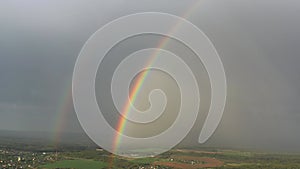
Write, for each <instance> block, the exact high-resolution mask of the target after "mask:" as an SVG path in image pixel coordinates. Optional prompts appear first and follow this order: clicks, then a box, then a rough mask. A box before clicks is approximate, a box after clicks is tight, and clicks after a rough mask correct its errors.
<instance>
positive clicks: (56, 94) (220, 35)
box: [0, 0, 300, 152]
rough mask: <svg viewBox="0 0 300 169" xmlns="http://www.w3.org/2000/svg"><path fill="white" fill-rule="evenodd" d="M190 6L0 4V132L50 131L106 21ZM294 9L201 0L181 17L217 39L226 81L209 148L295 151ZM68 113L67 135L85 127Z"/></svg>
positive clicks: (295, 4) (283, 4) (299, 79)
mask: <svg viewBox="0 0 300 169" xmlns="http://www.w3.org/2000/svg"><path fill="white" fill-rule="evenodd" d="M195 2H196V1H180V0H178V1H176V0H162V1H156V2H153V1H152V0H147V1H139V0H134V1H125V0H124V1H121V0H119V1H109V0H107V1H89V2H87V1H83V0H82V1H58V0H57V1H50V0H49V1H38V0H36V1H33V0H28V1H15V0H7V1H0V115H1V117H0V130H22V131H23V130H25V131H53V129H54V128H56V125H57V117H58V116H59V113H61V107H62V104H63V98H64V97H65V95H66V93H67V91H68V89H70V86H71V80H72V79H71V78H72V71H73V67H74V63H75V61H76V58H77V56H78V53H79V51H80V49H81V47H82V46H83V44H84V43H85V41H86V40H87V39H88V38H89V36H90V35H91V34H92V33H94V32H95V31H96V30H97V29H99V28H100V27H101V26H103V25H104V24H106V23H108V22H109V21H111V20H113V19H116V18H118V17H120V16H123V15H127V14H132V13H136V12H146V11H156V12H166V13H171V14H174V15H179V16H181V15H183V14H184V13H185V12H186V11H187V10H188V9H189V8H190V7H191V6H192V5H193V4H194V3H195ZM299 11H300V1H297V0H294V1H292V0H287V1H283V0H281V1H279V0H278V1H277V0H275V1H274V0H267V1H260V0H249V1H240V0H225V1H216V0H203V1H202V4H201V5H200V6H199V8H198V9H196V10H195V11H194V12H192V13H191V16H190V17H189V18H186V19H188V20H189V21H191V22H192V23H194V24H195V25H197V26H198V27H199V28H201V29H202V30H203V31H204V32H205V33H206V34H207V35H208V37H209V38H210V39H211V41H212V42H213V43H214V45H215V47H216V49H217V50H218V52H219V54H220V56H221V59H222V61H223V64H224V67H225V71H226V75H227V78H228V79H227V80H228V101H227V105H226V109H225V112H224V117H223V119H222V121H221V124H220V126H219V128H218V129H217V131H216V133H215V134H214V136H213V137H212V138H211V139H210V140H209V141H208V143H207V145H208V146H219V147H234V146H236V147H244V148H255V149H264V150H265V149H271V150H275V151H280V150H284V151H297V152H300V148H299V147H300V133H299V129H300V123H299V121H300V105H299V101H300V88H299V86H300V68H299V63H300V21H299ZM66 119H67V121H66V125H65V128H64V131H76V132H77V131H78V132H82V129H81V127H80V125H79V123H78V120H77V118H76V114H75V112H74V110H73V108H69V109H68V113H67V118H66ZM199 121H201V120H199ZM200 127H201V125H196V126H195V128H194V129H193V130H192V132H191V134H190V136H189V138H188V139H187V140H186V144H196V138H197V137H198V134H199V131H200Z"/></svg>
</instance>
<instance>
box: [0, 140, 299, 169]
mask: <svg viewBox="0 0 300 169" xmlns="http://www.w3.org/2000/svg"><path fill="white" fill-rule="evenodd" d="M0 168H1V169H23V168H25V169H107V168H112V169H122V168H132V169H172V168H176V169H187V168H188V169H198V168H220V169H238V168H243V169H244V168H245V169H248V168H249V169H256V168H261V169H285V168H286V169H298V168H300V154H287V153H265V152H254V151H245V150H237V149H219V148H204V147H202V148H201V147H191V148H176V149H172V150H170V151H168V152H166V153H163V154H161V155H158V156H155V157H149V158H138V159H136V158H125V157H120V156H116V155H112V154H111V153H109V152H107V151H105V150H103V149H101V148H99V147H97V146H96V145H93V144H92V143H90V144H88V145H87V144H86V142H84V144H83V142H79V143H76V144H75V143H64V144H59V145H53V144H51V142H47V141H42V140H39V139H38V138H36V139H31V140H29V139H24V138H23V139H21V138H19V139H16V138H15V137H8V136H7V137H3V136H2V138H1V139H0Z"/></svg>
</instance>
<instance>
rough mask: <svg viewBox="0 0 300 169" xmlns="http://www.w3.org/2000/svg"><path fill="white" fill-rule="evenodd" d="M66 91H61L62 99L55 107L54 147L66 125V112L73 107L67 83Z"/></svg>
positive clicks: (70, 88)
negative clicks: (56, 107)
mask: <svg viewBox="0 0 300 169" xmlns="http://www.w3.org/2000/svg"><path fill="white" fill-rule="evenodd" d="M66 91H67V92H66V93H63V94H64V95H63V97H62V101H61V102H59V103H62V104H60V105H59V106H58V109H57V112H56V114H57V117H58V118H57V119H56V121H55V123H54V132H53V134H54V137H53V138H54V139H53V144H54V147H55V149H58V145H59V143H60V142H61V137H62V133H63V130H64V128H65V127H66V124H67V121H68V120H67V117H68V113H70V112H71V111H72V107H73V102H72V85H71V84H69V83H68V85H67V87H66Z"/></svg>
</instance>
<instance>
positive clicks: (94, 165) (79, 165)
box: [40, 160, 107, 169]
mask: <svg viewBox="0 0 300 169" xmlns="http://www.w3.org/2000/svg"><path fill="white" fill-rule="evenodd" d="M106 166H107V165H106V164H105V163H104V162H101V161H93V160H64V161H58V162H55V163H50V164H46V165H43V166H40V168H48V169H55V168H74V169H101V168H105V167H106Z"/></svg>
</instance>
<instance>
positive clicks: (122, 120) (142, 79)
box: [110, 1, 201, 168]
mask: <svg viewBox="0 0 300 169" xmlns="http://www.w3.org/2000/svg"><path fill="white" fill-rule="evenodd" d="M200 2H201V1H197V3H196V4H192V5H191V7H190V8H188V10H187V12H186V13H185V14H184V15H182V17H183V18H188V17H189V16H190V15H191V14H192V13H193V12H194V10H195V9H197V8H198V6H199V5H200ZM180 25H181V22H177V23H176V24H175V25H174V26H173V27H172V28H171V30H170V31H169V34H172V33H173V32H175V31H177V30H178V29H179V28H180ZM168 42H169V37H164V38H163V39H162V40H161V41H160V42H159V44H158V45H157V47H156V48H158V49H162V48H164V47H165V46H166V45H167V44H168ZM158 55H159V51H158V50H157V51H156V52H154V53H153V54H152V55H151V57H150V59H149V60H148V61H147V63H146V64H145V66H144V67H145V70H144V71H143V72H142V73H141V74H140V76H139V77H138V79H137V80H136V82H135V84H134V86H133V88H132V90H131V92H130V94H129V99H128V100H127V102H126V104H125V105H124V108H123V111H122V112H121V114H122V115H121V116H120V119H119V121H118V123H117V125H116V130H117V134H116V136H115V138H114V140H113V145H112V150H113V152H116V151H117V149H118V147H119V145H120V143H121V141H122V140H121V136H120V135H119V133H121V134H122V133H123V132H124V129H125V127H126V122H127V120H126V118H125V117H126V116H127V115H128V114H129V113H130V111H131V105H132V103H134V102H135V101H136V98H137V95H138V94H139V91H140V89H141V88H142V86H143V84H144V82H145V80H146V78H147V76H148V75H149V72H150V71H149V69H147V68H149V67H151V65H152V64H153V63H154V62H155V60H156V58H157V56H158ZM112 158H113V157H112ZM112 167H113V160H112V161H111V164H110V168H112Z"/></svg>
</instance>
